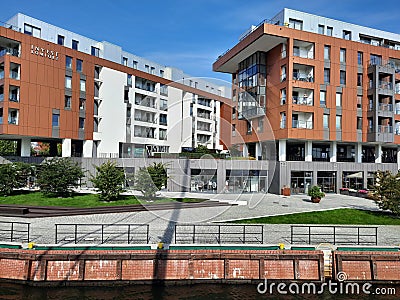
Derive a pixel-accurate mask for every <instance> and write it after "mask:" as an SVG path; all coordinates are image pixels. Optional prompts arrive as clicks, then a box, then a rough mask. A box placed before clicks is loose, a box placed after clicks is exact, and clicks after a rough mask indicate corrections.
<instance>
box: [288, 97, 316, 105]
mask: <svg viewBox="0 0 400 300" xmlns="http://www.w3.org/2000/svg"><path fill="white" fill-rule="evenodd" d="M292 103H293V104H297V105H309V106H312V105H313V100H312V98H311V97H300V96H293V97H292Z"/></svg>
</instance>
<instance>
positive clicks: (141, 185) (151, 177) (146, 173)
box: [135, 163, 168, 197]
mask: <svg viewBox="0 0 400 300" xmlns="http://www.w3.org/2000/svg"><path fill="white" fill-rule="evenodd" d="M167 178H168V176H167V171H166V170H165V166H164V165H163V164H162V163H154V164H153V165H151V166H148V167H147V168H140V169H139V171H138V172H137V173H136V175H135V189H136V190H138V191H141V192H142V194H143V196H145V197H155V195H156V192H157V191H158V190H160V189H161V188H162V187H163V186H166V185H167Z"/></svg>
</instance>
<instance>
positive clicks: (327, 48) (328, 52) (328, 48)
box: [324, 45, 331, 60]
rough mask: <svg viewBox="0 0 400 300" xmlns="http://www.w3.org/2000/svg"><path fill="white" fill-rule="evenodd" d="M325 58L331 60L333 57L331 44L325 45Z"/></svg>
mask: <svg viewBox="0 0 400 300" xmlns="http://www.w3.org/2000/svg"><path fill="white" fill-rule="evenodd" d="M324 59H325V60H330V59H331V46H326V45H325V47H324Z"/></svg>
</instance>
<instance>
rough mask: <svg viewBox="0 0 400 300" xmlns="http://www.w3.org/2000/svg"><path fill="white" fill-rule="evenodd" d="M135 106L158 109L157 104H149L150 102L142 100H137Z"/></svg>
mask: <svg viewBox="0 0 400 300" xmlns="http://www.w3.org/2000/svg"><path fill="white" fill-rule="evenodd" d="M135 105H140V106H143V107H148V108H156V104H155V103H149V102H146V101H141V100H139V101H138V100H135ZM160 109H161V108H160Z"/></svg>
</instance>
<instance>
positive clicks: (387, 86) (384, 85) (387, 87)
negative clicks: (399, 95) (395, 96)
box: [378, 81, 393, 90]
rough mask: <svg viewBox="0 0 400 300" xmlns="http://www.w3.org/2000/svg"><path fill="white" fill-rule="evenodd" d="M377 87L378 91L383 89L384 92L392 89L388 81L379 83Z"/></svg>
mask: <svg viewBox="0 0 400 300" xmlns="http://www.w3.org/2000/svg"><path fill="white" fill-rule="evenodd" d="M378 87H379V88H380V89H385V90H392V89H393V84H392V83H391V82H388V81H379V83H378Z"/></svg>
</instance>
